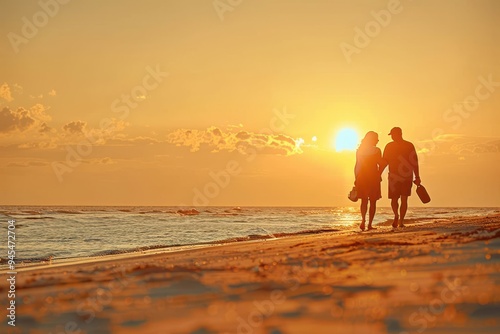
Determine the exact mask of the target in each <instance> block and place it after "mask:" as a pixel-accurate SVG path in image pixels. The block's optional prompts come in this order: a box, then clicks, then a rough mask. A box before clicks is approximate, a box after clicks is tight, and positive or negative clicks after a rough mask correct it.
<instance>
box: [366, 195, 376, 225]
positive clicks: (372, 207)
mask: <svg viewBox="0 0 500 334" xmlns="http://www.w3.org/2000/svg"><path fill="white" fill-rule="evenodd" d="M376 211H377V200H376V199H370V214H369V216H368V219H369V220H368V228H371V227H372V222H373V218H374V217H375V212H376Z"/></svg>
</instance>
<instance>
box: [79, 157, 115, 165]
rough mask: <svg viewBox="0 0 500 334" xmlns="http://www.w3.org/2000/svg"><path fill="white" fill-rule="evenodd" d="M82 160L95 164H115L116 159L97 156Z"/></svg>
mask: <svg viewBox="0 0 500 334" xmlns="http://www.w3.org/2000/svg"><path fill="white" fill-rule="evenodd" d="M81 162H83V163H86V164H93V165H114V164H116V161H115V160H113V159H111V158H110V157H104V158H95V159H82V160H81Z"/></svg>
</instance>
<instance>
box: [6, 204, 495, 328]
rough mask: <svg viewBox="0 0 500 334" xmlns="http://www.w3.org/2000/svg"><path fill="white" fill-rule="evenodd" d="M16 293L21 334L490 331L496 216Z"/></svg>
mask: <svg viewBox="0 0 500 334" xmlns="http://www.w3.org/2000/svg"><path fill="white" fill-rule="evenodd" d="M16 284H17V289H18V290H17V294H18V297H17V298H18V299H17V300H18V305H17V314H18V326H19V327H20V328H22V329H23V330H27V331H26V332H27V333H45V332H54V331H55V332H60V331H64V328H65V326H69V327H70V328H73V331H77V330H82V333H135V332H138V331H140V332H142V333H159V332H162V333H163V332H168V333H173V334H176V333H179V334H180V333H304V332H307V331H312V332H314V333H330V332H331V331H332V329H335V330H337V331H342V333H401V332H406V333H412V334H413V333H419V332H420V330H426V332H428V333H441V334H443V333H444V334H451V333H456V332H457V331H459V329H460V330H465V332H482V333H497V332H498V330H499V329H500V321H499V320H498V319H497V318H498V317H497V315H498V311H500V214H495V215H488V216H484V217H474V218H456V219H453V220H450V221H447V222H444V223H437V224H424V225H409V226H408V227H406V228H404V229H401V230H396V231H395V232H391V231H390V229H389V228H380V229H377V230H375V231H371V232H353V231H349V232H343V231H342V232H325V233H319V234H309V235H295V236H288V237H283V238H277V239H271V240H269V239H268V240H267V241H265V240H264V241H263V240H252V241H247V242H236V243H228V244H223V245H217V246H212V247H199V248H195V249H185V250H182V251H178V252H160V253H156V254H141V255H139V256H124V257H122V258H107V259H106V260H105V261H99V262H95V261H90V262H86V263H72V264H71V263H67V264H59V265H57V264H54V265H52V266H50V265H45V266H41V267H37V268H27V269H25V270H19V273H18V275H17V281H16ZM1 288H2V289H3V287H1ZM4 292H5V290H2V293H4ZM422 310H426V312H427V313H425V314H424V313H422V312H423V311H422ZM4 325H5V324H2V325H0V328H1V326H4ZM424 325H425V326H424ZM424 327H425V328H424Z"/></svg>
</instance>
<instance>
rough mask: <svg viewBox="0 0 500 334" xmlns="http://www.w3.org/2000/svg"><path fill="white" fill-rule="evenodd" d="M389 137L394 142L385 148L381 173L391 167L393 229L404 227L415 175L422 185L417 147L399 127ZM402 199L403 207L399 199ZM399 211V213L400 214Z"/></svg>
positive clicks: (417, 181) (416, 180)
mask: <svg viewBox="0 0 500 334" xmlns="http://www.w3.org/2000/svg"><path fill="white" fill-rule="evenodd" d="M389 135H390V136H391V137H392V140H393V141H392V142H390V143H388V144H387V145H386V146H385V149H384V154H383V160H384V162H382V165H381V166H380V173H382V172H383V171H384V169H385V167H386V166H387V165H389V198H390V199H391V207H392V211H393V212H394V221H393V223H392V227H393V228H396V227H398V224H399V227H404V226H405V225H404V219H405V215H406V211H407V209H408V196H411V187H412V180H413V175H414V174H415V180H414V181H413V183H415V184H416V185H417V186H419V185H420V183H421V181H420V173H419V168H418V157H417V152H416V151H415V146H414V145H413V144H412V143H410V142H409V141H406V140H404V139H403V131H402V130H401V128H399V127H395V128H392V130H391V132H389ZM400 198H401V207H399V199H400ZM398 210H399V212H398Z"/></svg>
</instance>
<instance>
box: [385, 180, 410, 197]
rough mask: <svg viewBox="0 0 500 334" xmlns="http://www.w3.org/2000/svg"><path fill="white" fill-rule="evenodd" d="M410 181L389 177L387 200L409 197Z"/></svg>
mask: <svg viewBox="0 0 500 334" xmlns="http://www.w3.org/2000/svg"><path fill="white" fill-rule="evenodd" d="M412 185H413V181H412V179H408V178H403V177H401V176H399V175H395V176H391V175H389V198H400V197H401V196H411V187H412Z"/></svg>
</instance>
